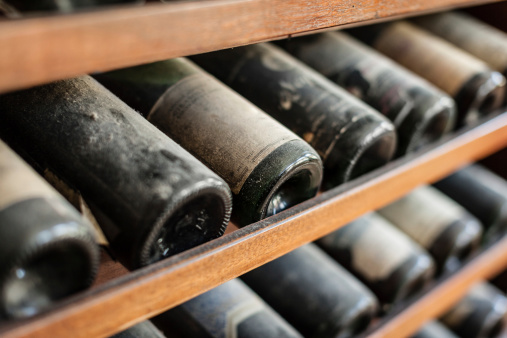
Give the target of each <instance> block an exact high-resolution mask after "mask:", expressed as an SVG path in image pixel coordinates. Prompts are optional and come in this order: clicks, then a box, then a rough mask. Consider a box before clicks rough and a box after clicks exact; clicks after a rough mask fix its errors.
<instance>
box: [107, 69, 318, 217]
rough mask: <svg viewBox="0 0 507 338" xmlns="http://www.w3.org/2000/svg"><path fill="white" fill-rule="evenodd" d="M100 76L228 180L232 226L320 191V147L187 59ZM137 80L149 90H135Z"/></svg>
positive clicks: (179, 142) (152, 120) (155, 123)
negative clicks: (307, 141)
mask: <svg viewBox="0 0 507 338" xmlns="http://www.w3.org/2000/svg"><path fill="white" fill-rule="evenodd" d="M133 74H134V75H133ZM161 77H162V78H163V79H162V80H161V79H160V78H161ZM98 78H99V81H102V82H103V83H104V84H105V85H106V86H107V87H108V88H111V90H113V92H115V93H117V94H118V95H119V96H120V97H121V98H123V97H125V98H126V99H129V98H130V100H131V103H132V105H133V107H134V108H136V109H137V107H139V110H140V111H141V113H142V114H143V115H146V116H147V118H148V120H149V121H150V122H151V123H153V124H154V125H156V126H157V127H158V128H159V129H160V130H162V131H163V132H164V133H166V134H167V135H169V136H170V137H171V138H173V139H174V140H175V141H176V142H177V143H178V144H180V145H181V146H183V147H184V148H185V149H187V150H188V151H189V152H191V153H192V154H193V155H195V156H196V157H197V158H198V159H199V160H201V161H202V162H203V163H205V164H206V165H207V166H208V167H209V168H211V169H212V170H213V171H215V172H216V173H218V174H219V175H220V176H221V177H222V178H223V179H224V180H225V181H226V182H227V183H228V184H229V186H230V187H231V190H232V192H233V194H234V212H233V221H234V223H236V224H237V225H239V226H243V225H247V224H250V223H252V222H255V221H258V220H260V219H262V218H264V217H267V216H271V215H273V214H276V213H278V212H280V211H282V210H284V209H286V208H288V207H290V206H292V205H294V204H297V203H299V202H302V201H304V200H306V199H308V198H311V197H313V196H314V195H315V194H316V193H317V190H318V188H319V186H320V181H321V176H322V163H321V161H320V158H319V156H318V154H316V153H315V151H314V150H313V149H312V148H311V147H310V146H309V145H308V144H307V143H306V142H304V141H303V140H301V139H300V138H299V137H298V136H297V135H295V134H294V133H292V132H291V131H289V130H287V129H286V128H285V127H283V126H282V125H280V124H279V123H278V122H276V121H275V120H273V119H272V118H271V117H269V116H268V115H266V114H265V113H264V112H262V111H261V110H259V109H258V108H257V107H255V106H254V105H252V104H251V103H249V102H248V101H246V100H245V99H244V98H242V97H241V96H239V95H238V94H236V93H235V92H233V91H232V90H230V89H229V88H227V87H226V86H225V85H223V84H222V83H220V82H219V81H217V80H216V79H214V78H213V77H211V76H209V75H208V74H206V73H205V72H204V71H202V70H201V69H200V68H198V67H197V66H196V65H194V64H193V63H192V62H190V61H188V60H186V59H173V60H167V61H163V62H159V63H155V64H151V65H145V66H139V67H135V68H131V69H127V70H124V71H116V72H111V73H106V74H102V75H100V76H99V77H98ZM146 83H147V85H146V86H144V84H146ZM139 87H144V88H151V89H150V90H146V93H145V92H138V91H137V89H138V88H139ZM135 92H137V94H135ZM136 95H137V96H136ZM132 98H134V99H132ZM135 100H137V101H135Z"/></svg>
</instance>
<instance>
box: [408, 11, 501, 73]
mask: <svg viewBox="0 0 507 338" xmlns="http://www.w3.org/2000/svg"><path fill="white" fill-rule="evenodd" d="M414 22H415V23H416V24H417V25H419V26H421V27H423V28H424V29H426V30H428V31H430V32H431V33H433V34H435V35H438V36H439V37H441V38H443V39H445V40H447V41H448V42H450V43H452V44H454V45H455V46H457V47H459V48H461V49H464V50H465V51H467V52H468V53H470V54H472V55H474V56H475V57H477V58H479V59H481V60H483V61H484V62H486V63H487V64H488V65H489V66H490V67H491V69H493V70H496V71H498V72H500V73H502V74H504V76H505V75H506V74H507V34H505V33H504V32H502V31H501V30H499V29H497V28H495V27H493V26H490V25H488V24H486V23H484V22H481V21H479V20H477V19H475V18H474V17H472V16H470V15H468V14H466V13H462V12H444V13H438V14H433V15H427V16H422V17H418V18H415V20H414Z"/></svg>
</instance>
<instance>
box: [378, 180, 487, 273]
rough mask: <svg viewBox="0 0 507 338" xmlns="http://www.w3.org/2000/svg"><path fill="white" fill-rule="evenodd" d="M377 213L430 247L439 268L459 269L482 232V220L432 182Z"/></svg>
mask: <svg viewBox="0 0 507 338" xmlns="http://www.w3.org/2000/svg"><path fill="white" fill-rule="evenodd" d="M378 213H379V214H380V215H382V216H383V217H385V218H386V219H387V220H389V221H390V222H391V223H392V224H394V225H395V226H396V227H398V228H399V229H400V230H401V231H403V232H404V233H406V234H407V235H408V236H410V238H412V239H413V240H414V241H416V242H417V243H419V244H420V245H421V246H422V247H423V248H425V249H426V250H428V252H429V253H431V255H432V256H433V258H434V259H435V262H436V263H437V267H438V270H439V272H450V271H455V270H457V269H458V268H459V267H460V266H461V264H462V262H463V261H464V260H466V259H467V258H468V257H469V256H470V254H472V253H473V252H474V251H475V250H476V249H477V248H478V246H479V243H480V240H481V236H482V225H481V223H480V222H479V220H477V219H476V218H475V217H473V216H472V215H470V213H468V211H466V210H465V209H464V208H462V207H461V206H460V205H458V204H457V203H456V202H454V201H453V200H451V199H450V198H448V197H447V196H445V195H444V194H443V193H441V192H440V191H438V190H437V189H435V188H433V187H431V186H422V187H419V188H417V189H415V190H413V191H412V192H411V193H410V194H408V195H406V196H405V197H402V198H401V199H399V200H397V201H396V202H394V203H391V204H390V205H388V206H386V207H384V208H382V209H380V210H378Z"/></svg>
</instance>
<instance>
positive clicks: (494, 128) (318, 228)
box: [0, 114, 507, 337]
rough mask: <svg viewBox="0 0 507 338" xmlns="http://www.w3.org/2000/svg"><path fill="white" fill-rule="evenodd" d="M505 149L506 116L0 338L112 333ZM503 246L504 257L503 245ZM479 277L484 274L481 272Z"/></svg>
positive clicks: (497, 264) (495, 263)
mask: <svg viewBox="0 0 507 338" xmlns="http://www.w3.org/2000/svg"><path fill="white" fill-rule="evenodd" d="M506 145H507V114H503V115H501V116H498V117H497V118H495V119H492V120H490V121H488V122H486V123H484V124H482V125H480V126H478V127H476V128H473V129H472V130H469V131H467V132H464V133H462V134H460V135H457V136H455V137H454V138H452V139H449V140H447V142H443V143H441V144H439V145H436V146H434V147H433V148H432V149H429V150H427V151H425V152H423V153H419V154H415V155H413V156H410V157H406V158H404V159H401V160H399V161H397V162H393V163H392V164H390V165H388V166H386V167H384V168H382V169H380V170H377V171H376V172H373V173H371V174H369V175H366V176H364V177H362V178H360V179H358V180H356V181H353V182H350V183H348V184H346V185H343V186H341V187H338V188H335V189H333V190H330V191H327V192H324V193H322V194H320V195H319V196H317V197H316V198H314V199H312V200H309V201H307V202H305V203H302V204H300V205H298V206H296V207H294V208H291V209H289V210H287V211H285V212H283V213H280V214H278V215H275V216H273V217H271V218H269V219H266V220H263V221H261V222H258V223H255V224H252V225H250V226H248V227H245V228H242V229H239V230H237V231H234V232H232V233H230V234H228V235H226V236H224V237H222V238H219V239H217V240H214V241H212V242H209V243H207V244H204V245H201V246H200V247H197V248H195V249H193V250H189V251H187V252H185V253H182V254H180V255H178V256H175V257H172V258H170V259H167V260H165V261H162V262H159V263H156V264H154V265H152V266H149V267H146V268H144V269H140V270H138V271H135V272H133V273H130V274H128V275H125V276H123V277H120V278H118V279H115V280H112V281H110V282H107V283H105V284H103V285H101V286H99V287H97V288H95V289H92V290H89V291H87V292H84V293H82V294H81V295H79V296H76V297H73V298H71V299H69V300H68V301H66V302H65V303H64V304H61V305H60V306H59V307H58V308H57V309H55V310H54V311H52V312H50V313H48V314H46V315H43V316H39V317H38V318H34V319H32V320H30V321H28V322H21V323H17V324H13V325H10V326H8V327H5V326H4V327H3V328H1V329H0V333H1V334H3V335H4V336H5V337H28V336H30V337H54V336H60V337H67V336H73V337H90V336H99V337H100V336H108V335H111V334H113V333H115V332H117V331H119V330H121V329H124V328H127V327H129V326H131V325H133V324H135V323H138V322H140V321H142V320H144V319H146V318H149V317H152V316H154V315H156V314H158V313H161V312H163V311H164V310H166V309H169V308H171V307H173V306H176V305H178V304H180V303H182V302H184V301H186V300H188V299H190V298H192V297H194V296H196V295H198V294H201V293H203V292H205V291H207V290H209V289H211V288H213V287H215V286H217V285H219V284H221V283H224V282H225V281H227V280H230V279H232V278H234V277H237V276H239V275H241V274H243V273H245V272H247V271H249V270H251V269H253V268H255V267H257V266H259V265H262V264H264V263H266V262H268V261H270V260H273V259H275V258H277V257H279V256H281V255H283V254H285V253H287V252H289V251H291V250H293V249H295V248H297V247H299V246H301V245H303V244H305V243H308V242H310V241H313V240H315V239H317V238H319V237H321V236H323V235H326V234H328V233H330V232H331V231H333V230H335V229H337V228H339V227H340V226H342V225H344V224H346V223H347V222H349V221H351V220H353V219H355V218H357V217H358V216H360V215H362V214H364V213H365V212H368V211H370V210H374V209H377V208H379V207H381V206H384V205H386V204H388V203H389V202H391V201H394V200H395V199H397V198H399V197H401V196H403V195H404V194H406V193H407V192H409V191H410V190H411V189H413V188H415V187H416V186H418V185H420V184H423V183H428V182H433V181H435V180H437V179H439V178H441V177H443V176H445V175H447V174H449V173H450V172H452V171H453V170H455V169H457V168H459V167H460V166H462V165H464V164H466V163H468V162H471V161H474V160H477V159H479V158H482V157H484V156H487V155H488V154H490V153H493V152H495V151H497V150H499V149H501V148H502V147H504V146H506ZM502 243H503V242H502ZM500 248H501V249H498V250H500V251H502V252H503V251H505V252H506V253H507V250H505V243H504V244H502V246H501V247H500ZM495 250H497V249H495ZM493 252H495V254H494V255H492V256H488V257H489V258H488V259H487V260H491V261H490V263H488V264H492V266H491V267H489V268H487V269H486V270H484V271H493V270H494V269H500V268H502V267H503V266H505V264H504V263H505V257H504V256H503V253H502V254H498V253H497V251H493ZM475 266H477V265H475ZM466 271H468V270H466ZM478 271H481V270H478ZM469 274H470V276H469ZM471 274H472V273H471V272H466V274H465V275H464V276H465V278H464V279H463V281H462V282H459V283H465V284H467V283H468V284H470V283H471V278H474V277H472V276H471ZM466 276H469V277H466ZM477 276H482V275H480V272H479V275H477ZM465 284H463V285H465ZM451 285H452V284H451ZM460 285H461V284H460ZM463 288H464V286H463ZM442 293H443V294H445V292H443V291H442ZM442 297H444V296H442ZM453 299H454V298H453ZM449 302H450V301H449ZM444 304H447V303H445V302H444ZM433 305H434V304H433ZM434 306H435V305H434ZM419 320H421V317H419ZM407 325H409V324H407ZM402 329H403V328H402ZM405 330H407V329H405Z"/></svg>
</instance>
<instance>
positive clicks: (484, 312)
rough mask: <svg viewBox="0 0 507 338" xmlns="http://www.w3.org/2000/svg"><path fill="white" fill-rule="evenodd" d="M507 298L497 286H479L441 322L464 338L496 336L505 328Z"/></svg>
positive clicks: (482, 284)
mask: <svg viewBox="0 0 507 338" xmlns="http://www.w3.org/2000/svg"><path fill="white" fill-rule="evenodd" d="M506 315H507V298H505V296H504V295H503V294H502V293H501V292H500V291H499V290H498V289H497V288H495V287H494V286H492V285H491V284H487V283H481V284H478V285H476V286H474V287H472V289H471V290H470V291H469V292H468V293H467V294H466V296H465V297H464V298H463V299H461V300H460V301H459V302H458V304H456V305H455V306H454V307H453V308H451V310H449V311H448V312H447V313H446V314H445V315H443V316H442V318H441V321H442V322H443V323H444V324H445V325H446V326H447V327H449V328H450V329H451V330H452V331H454V332H455V333H456V334H457V335H459V336H460V337H463V338H478V337H496V336H498V334H499V333H500V332H501V331H502V329H503V328H504V326H505V322H504V318H505V316H506Z"/></svg>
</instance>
